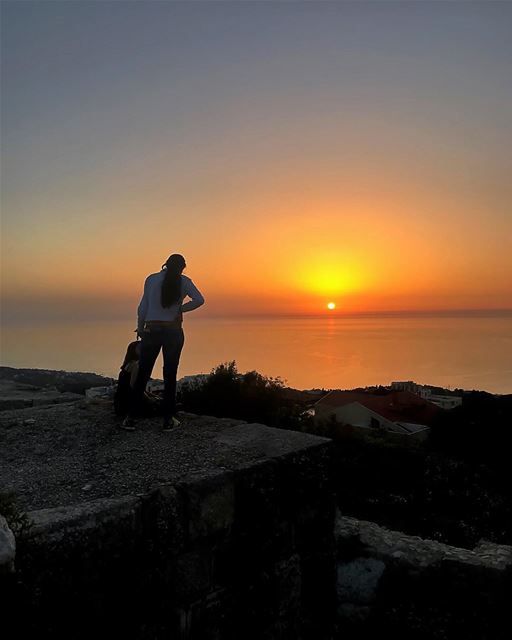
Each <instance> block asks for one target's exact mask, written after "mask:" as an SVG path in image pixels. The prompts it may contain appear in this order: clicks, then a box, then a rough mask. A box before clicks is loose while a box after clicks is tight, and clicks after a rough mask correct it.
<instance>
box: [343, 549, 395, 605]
mask: <svg viewBox="0 0 512 640" xmlns="http://www.w3.org/2000/svg"><path fill="white" fill-rule="evenodd" d="M385 569H386V565H385V564H384V562H382V561H381V560H375V559H373V558H356V559H355V560H352V561H351V562H347V563H345V564H338V570H337V589H336V591H337V594H338V602H351V603H353V604H358V605H363V604H370V603H372V602H374V601H375V599H376V597H377V586H378V583H379V580H380V578H381V576H382V574H383V573H384V571H385Z"/></svg>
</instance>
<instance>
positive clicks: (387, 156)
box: [1, 1, 512, 321]
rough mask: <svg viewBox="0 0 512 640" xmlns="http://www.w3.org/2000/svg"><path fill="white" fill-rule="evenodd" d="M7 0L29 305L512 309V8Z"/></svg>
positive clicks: (8, 87)
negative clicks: (165, 287) (150, 288)
mask: <svg viewBox="0 0 512 640" xmlns="http://www.w3.org/2000/svg"><path fill="white" fill-rule="evenodd" d="M2 14H3V16H2V17H3V19H2V31H3V33H2V36H3V37H2V127H1V133H2V149H3V151H2V267H3V269H2V272H3V280H2V293H3V298H4V302H3V312H4V314H5V316H4V317H5V319H6V320H7V321H8V320H10V319H14V318H18V317H20V316H25V317H27V316H30V317H32V318H41V319H42V318H50V317H63V318H64V317H84V318H85V317H87V318H93V317H98V318H100V317H118V316H120V315H123V314H124V315H126V313H131V314H133V312H134V305H136V304H137V302H138V299H139V297H140V293H141V290H142V283H143V281H144V278H145V276H146V275H147V274H148V273H151V272H153V271H156V270H158V269H159V268H160V265H161V264H162V262H163V261H164V260H165V259H166V257H167V256H168V255H169V254H170V253H174V252H179V253H182V254H184V255H185V256H186V258H187V262H188V265H189V267H188V270H187V273H188V275H189V276H191V277H192V278H193V280H194V281H195V282H196V284H197V285H198V286H199V288H200V289H201V290H202V291H203V293H204V294H205V297H206V298H207V303H208V304H207V306H205V308H204V313H205V314H208V313H211V314H218V313H223V312H229V313H236V312H240V313H248V312H256V313H265V312H269V313H274V312H275V313H282V312H284V313H287V312H291V313H311V312H316V311H322V310H323V309H324V308H325V304H326V303H327V302H328V301H329V300H333V301H335V302H336V303H337V306H338V309H341V310H344V311H345V310H346V311H348V312H361V311H363V312H366V311H379V310H402V309H417V310H423V309H461V308H464V309H468V308H471V309H484V308H511V307H512V260H511V259H510V247H511V237H512V211H511V203H512V180H511V177H512V126H511V115H510V114H511V108H512V81H511V80H512V3H508V2H506V3H497V2H495V3H490V2H474V3H473V2H458V3H456V2H450V3H444V2H364V1H362V2H353V3H349V2H347V3H343V2H337V3H330V2H300V3H295V2H286V3H282V2H279V3H278V2H193V3H189V2H105V1H103V2H80V1H78V2H59V1H53V2H45V1H40V2H36V3H32V2H3V3H2Z"/></svg>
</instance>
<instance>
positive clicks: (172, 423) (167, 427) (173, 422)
mask: <svg viewBox="0 0 512 640" xmlns="http://www.w3.org/2000/svg"><path fill="white" fill-rule="evenodd" d="M180 424H181V422H180V421H179V420H178V419H177V418H174V417H173V418H165V420H164V426H163V429H162V431H172V430H173V429H175V428H176V427H179V426H180Z"/></svg>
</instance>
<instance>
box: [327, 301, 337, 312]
mask: <svg viewBox="0 0 512 640" xmlns="http://www.w3.org/2000/svg"><path fill="white" fill-rule="evenodd" d="M327 308H328V309H330V310H331V311H332V310H333V309H336V303H335V302H328V303H327Z"/></svg>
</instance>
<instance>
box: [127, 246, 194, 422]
mask: <svg viewBox="0 0 512 640" xmlns="http://www.w3.org/2000/svg"><path fill="white" fill-rule="evenodd" d="M186 266H187V265H186V263H185V258H184V257H183V256H181V255H179V254H177V253H174V254H173V255H171V256H169V258H168V259H167V261H166V263H165V264H163V265H162V270H161V271H159V272H158V273H152V274H151V275H150V276H148V277H147V278H146V282H145V283H144V294H143V296H142V299H141V301H140V304H139V308H138V322H137V335H138V336H139V337H140V338H141V349H140V362H139V370H138V373H137V379H136V381H135V385H134V388H133V394H132V401H131V406H130V409H129V411H128V415H127V417H126V418H125V420H124V421H123V423H122V425H121V427H122V428H123V429H126V430H127V431H133V430H134V429H135V420H134V418H135V416H136V415H137V408H138V406H140V403H141V402H142V399H143V396H144V391H145V390H146V385H147V383H148V381H149V379H150V377H151V373H152V371H153V367H154V366H155V362H156V359H157V357H158V354H159V353H160V349H162V354H163V359H164V400H163V413H164V424H163V429H164V431H170V430H171V429H172V428H173V427H175V426H178V425H179V421H178V420H177V418H176V417H175V416H174V413H175V411H176V374H177V371H178V364H179V361H180V355H181V350H182V348H183V343H184V334H183V327H182V321H183V313H185V312H187V311H192V310H193V309H197V307H200V306H201V305H202V304H204V298H203V296H202V294H201V293H200V291H199V290H198V289H197V287H196V286H195V285H194V283H193V282H192V280H191V279H190V278H188V277H187V276H184V275H183V274H182V271H183V269H185V267H186ZM187 296H188V297H189V298H190V300H189V301H188V302H185V303H183V300H184V299H185V298H186V297H187Z"/></svg>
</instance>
